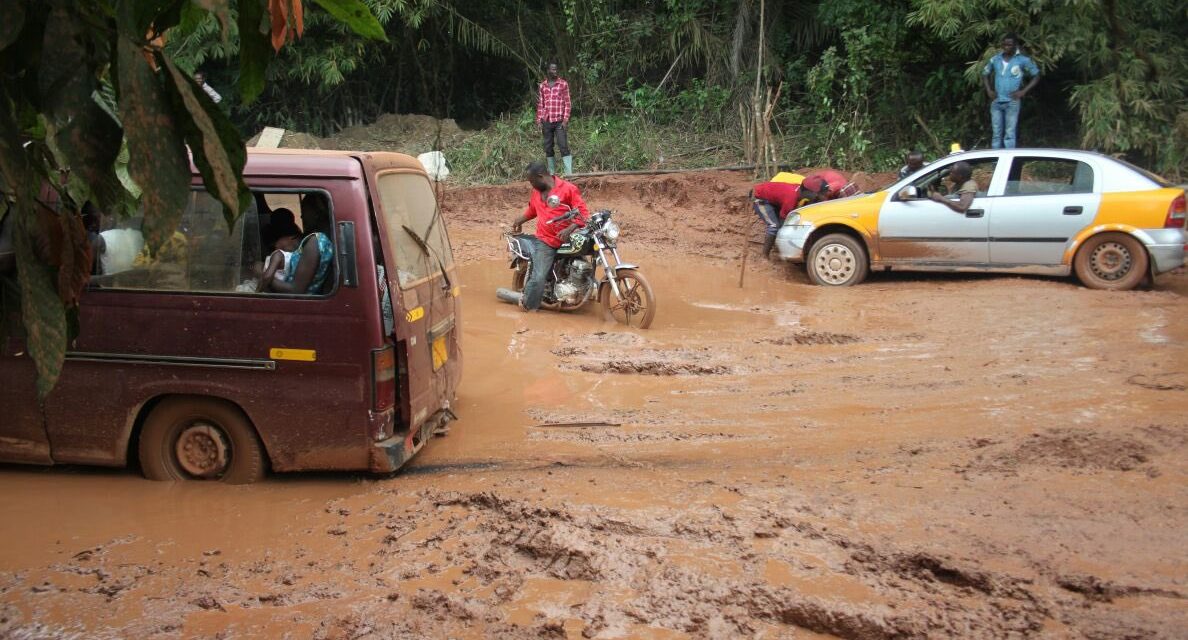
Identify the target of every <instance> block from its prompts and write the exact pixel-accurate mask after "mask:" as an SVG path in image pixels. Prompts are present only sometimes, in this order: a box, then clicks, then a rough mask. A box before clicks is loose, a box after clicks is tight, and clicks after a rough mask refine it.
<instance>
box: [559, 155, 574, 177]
mask: <svg viewBox="0 0 1188 640" xmlns="http://www.w3.org/2000/svg"><path fill="white" fill-rule="evenodd" d="M561 162H563V163H565V175H566V177H568V176H571V175H573V156H562V157H561Z"/></svg>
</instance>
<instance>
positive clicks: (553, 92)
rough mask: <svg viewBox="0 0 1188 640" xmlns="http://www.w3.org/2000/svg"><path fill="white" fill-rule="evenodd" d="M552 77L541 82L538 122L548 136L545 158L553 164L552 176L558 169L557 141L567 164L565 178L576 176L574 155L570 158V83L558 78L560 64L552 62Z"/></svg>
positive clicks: (537, 112)
mask: <svg viewBox="0 0 1188 640" xmlns="http://www.w3.org/2000/svg"><path fill="white" fill-rule="evenodd" d="M547 69H548V77H546V78H545V80H544V82H541V83H540V91H539V92H537V95H536V123H537V124H539V125H540V126H541V131H542V132H543V133H544V152H545V158H546V159H547V160H548V162H549V173H550V174H553V173H555V172H556V170H557V165H556V162H555V161H554V160H553V140H554V139H556V141H557V146H558V147H561V161H562V162H564V163H565V175H569V174H571V173H573V156H571V155H569V131H568V129H569V83H568V82H566V81H565V80H564V79H563V78H561V77H559V76H558V75H557V63H556V62H550V63H549V66H548V67H547Z"/></svg>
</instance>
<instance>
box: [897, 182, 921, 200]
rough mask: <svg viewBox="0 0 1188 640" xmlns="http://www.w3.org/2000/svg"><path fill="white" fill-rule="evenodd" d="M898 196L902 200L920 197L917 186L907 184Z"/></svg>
mask: <svg viewBox="0 0 1188 640" xmlns="http://www.w3.org/2000/svg"><path fill="white" fill-rule="evenodd" d="M897 197H898V198H899V199H900V200H915V199H916V198H918V197H920V196H919V193H918V192H917V191H916V188H915V187H913V186H910V185H909V186H906V187H904V188H902V189H900V190H899V194H898V196H897Z"/></svg>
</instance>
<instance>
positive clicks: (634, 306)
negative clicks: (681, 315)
mask: <svg viewBox="0 0 1188 640" xmlns="http://www.w3.org/2000/svg"><path fill="white" fill-rule="evenodd" d="M614 278H615V282H616V284H617V285H618V286H619V290H620V291H624V290H626V292H627V297H626V299H625V300H623V301H622V302H619V300H618V299H616V298H615V292H614V291H612V290H611V287H610V284H603V285H602V290H601V291H599V292H598V297H599V302H600V303H601V304H602V312H603V314H604V315H605V316H606V319H607V320H611V321H614V322H620V323H622V324H625V325H627V326H629V327H635V328H637V329H647V328H648V327H650V326H652V320H654V319H655V318H656V296H655V294H653V293H652V285H650V284H648V281H647V279H646V278H644V276H643V274H642V273H640V272H638V271H636V270H635V269H619V270H618V271H617V272H615V276H614Z"/></svg>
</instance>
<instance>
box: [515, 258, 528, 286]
mask: <svg viewBox="0 0 1188 640" xmlns="http://www.w3.org/2000/svg"><path fill="white" fill-rule="evenodd" d="M527 279H528V264H527V263H525V262H521V263H519V264H517V265H516V268H515V269H513V270H512V286H511V289H512V291H520V292H523V291H524V282H525V281H526V280H527Z"/></svg>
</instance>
